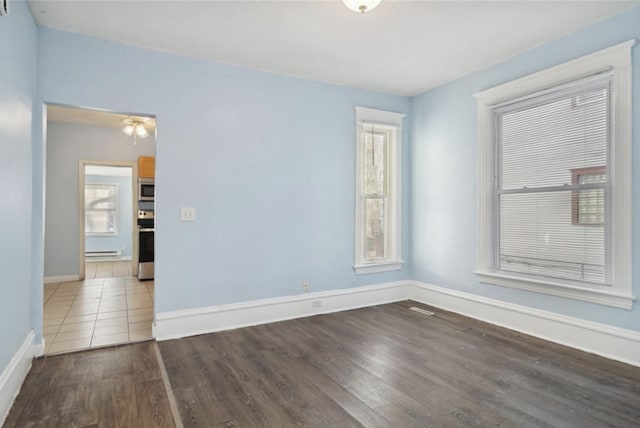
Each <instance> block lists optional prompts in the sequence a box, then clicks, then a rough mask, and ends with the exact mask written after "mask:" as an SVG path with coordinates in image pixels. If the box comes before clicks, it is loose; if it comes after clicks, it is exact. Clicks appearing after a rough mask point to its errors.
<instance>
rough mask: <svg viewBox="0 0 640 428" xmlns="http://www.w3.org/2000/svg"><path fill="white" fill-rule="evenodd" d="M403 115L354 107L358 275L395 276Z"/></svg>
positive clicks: (398, 258) (398, 230)
mask: <svg viewBox="0 0 640 428" xmlns="http://www.w3.org/2000/svg"><path fill="white" fill-rule="evenodd" d="M403 117H404V115H402V114H399V113H392V112H387V111H381V110H374V109H368V108H364V107H356V122H357V157H356V158H357V165H356V171H357V176H356V198H357V200H356V225H355V227H356V245H355V247H356V255H355V266H354V269H355V271H356V273H357V274H363V273H373V272H383V271H389V270H398V269H401V268H402V263H403V262H402V260H401V255H400V245H401V242H400V241H401V228H400V185H401V183H400V177H401V175H400V144H401V140H400V138H401V129H402V118H403Z"/></svg>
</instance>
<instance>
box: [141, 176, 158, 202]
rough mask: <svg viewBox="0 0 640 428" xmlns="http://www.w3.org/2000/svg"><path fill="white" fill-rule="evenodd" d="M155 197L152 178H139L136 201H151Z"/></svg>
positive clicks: (154, 186)
mask: <svg viewBox="0 0 640 428" xmlns="http://www.w3.org/2000/svg"><path fill="white" fill-rule="evenodd" d="M155 197H156V185H155V181H154V179H153V178H140V179H139V180H138V200H139V201H153V200H154V199H155Z"/></svg>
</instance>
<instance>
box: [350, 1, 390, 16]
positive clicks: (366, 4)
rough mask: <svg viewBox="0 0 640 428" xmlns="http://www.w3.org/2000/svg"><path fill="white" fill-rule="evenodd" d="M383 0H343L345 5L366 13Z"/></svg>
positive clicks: (355, 10)
mask: <svg viewBox="0 0 640 428" xmlns="http://www.w3.org/2000/svg"><path fill="white" fill-rule="evenodd" d="M381 1H382V0H342V3H344V5H345V6H347V7H348V8H349V9H351V10H352V11H354V12H358V13H365V12H369V11H370V10H372V9H374V8H375V7H376V6H378V5H379V4H380V2H381Z"/></svg>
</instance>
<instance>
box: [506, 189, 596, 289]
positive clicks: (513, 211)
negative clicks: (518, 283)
mask: <svg viewBox="0 0 640 428" xmlns="http://www.w3.org/2000/svg"><path fill="white" fill-rule="evenodd" d="M598 191H600V192H604V190H602V189H598ZM603 199H604V198H603ZM571 201H572V192H571V191H560V192H541V193H520V194H508V195H501V196H500V198H499V208H500V210H499V215H500V231H499V254H498V258H499V261H498V263H499V269H501V270H504V271H510V272H522V273H527V274H532V275H541V276H547V277H552V278H562V279H570V280H576V281H586V282H592V283H597V284H604V283H605V260H606V256H605V227H604V225H603V224H600V225H596V226H583V227H581V226H575V225H574V224H572V222H571Z"/></svg>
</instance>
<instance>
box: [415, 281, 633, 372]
mask: <svg viewBox="0 0 640 428" xmlns="http://www.w3.org/2000/svg"><path fill="white" fill-rule="evenodd" d="M409 282H410V288H411V289H410V290H409V293H408V294H409V298H410V299H411V300H415V301H417V302H421V303H425V304H428V305H431V306H435V307H438V308H442V309H445V310H448V311H452V312H456V313H459V314H461V315H466V316H468V317H472V318H476V319H479V320H482V321H486V322H488V323H491V324H496V325H499V326H502V327H505V328H508V329H511V330H516V331H519V332H522V333H525V334H529V335H531V336H536V337H539V338H541V339H545V340H548V341H550V342H555V343H558V344H561V345H565V346H569V347H571V348H576V349H580V350H582V351H586V352H590V353H593V354H597V355H600V356H603V357H606V358H610V359H612V360H617V361H622V362H624V363H627V364H632V365H634V366H640V332H637V331H633V330H627V329H623V328H619V327H613V326H610V325H606V324H600V323H596V322H593V321H587V320H583V319H580V318H575V317H570V316H567V315H560V314H557V313H553V312H548V311H543V310H539V309H533V308H530V307H527V306H522V305H516V304H513V303H508V302H503V301H501V300H495V299H490V298H487V297H482V296H477V295H475V294H469V293H465V292H462V291H458V290H452V289H450V288H444V287H438V286H435V285H431V284H427V283H423V282H418V281H409Z"/></svg>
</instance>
